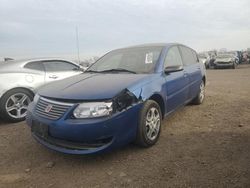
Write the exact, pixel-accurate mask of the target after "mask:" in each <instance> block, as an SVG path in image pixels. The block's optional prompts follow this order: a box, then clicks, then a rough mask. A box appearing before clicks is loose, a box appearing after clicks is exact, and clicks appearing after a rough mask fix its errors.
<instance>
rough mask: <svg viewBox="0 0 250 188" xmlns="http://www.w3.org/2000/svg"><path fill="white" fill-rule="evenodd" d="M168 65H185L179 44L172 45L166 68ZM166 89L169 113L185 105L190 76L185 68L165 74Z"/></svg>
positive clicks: (166, 60) (165, 63) (168, 53)
mask: <svg viewBox="0 0 250 188" xmlns="http://www.w3.org/2000/svg"><path fill="white" fill-rule="evenodd" d="M168 66H183V62H182V58H181V55H180V51H179V49H178V47H177V46H173V47H171V48H170V49H169V50H168V52H167V55H166V58H165V62H164V68H166V67H168ZM165 78H166V84H165V86H164V87H165V90H166V93H167V108H166V109H167V113H169V112H172V111H173V110H175V109H176V108H177V107H179V106H181V105H183V104H184V103H185V102H186V100H187V97H188V92H189V90H188V83H189V78H188V75H187V74H186V73H185V71H184V70H182V71H178V72H172V73H169V74H166V75H165Z"/></svg>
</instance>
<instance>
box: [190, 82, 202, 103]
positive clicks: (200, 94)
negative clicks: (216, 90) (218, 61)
mask: <svg viewBox="0 0 250 188" xmlns="http://www.w3.org/2000/svg"><path fill="white" fill-rule="evenodd" d="M204 99H205V83H204V81H202V82H201V85H200V90H199V93H198V95H197V96H196V97H195V98H194V100H193V101H192V104H194V105H200V104H202V103H203V101H204Z"/></svg>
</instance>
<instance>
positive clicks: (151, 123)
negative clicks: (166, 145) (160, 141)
mask: <svg viewBox="0 0 250 188" xmlns="http://www.w3.org/2000/svg"><path fill="white" fill-rule="evenodd" d="M160 123H161V120H160V113H159V111H158V109H157V108H155V107H152V108H150V109H149V110H148V112H147V116H146V135H147V137H148V139H149V140H152V141H153V140H154V139H156V137H157V136H158V134H159V130H160Z"/></svg>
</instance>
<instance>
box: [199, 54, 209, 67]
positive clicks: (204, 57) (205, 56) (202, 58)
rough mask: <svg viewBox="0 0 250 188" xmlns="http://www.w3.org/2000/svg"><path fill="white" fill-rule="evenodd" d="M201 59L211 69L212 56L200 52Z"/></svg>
mask: <svg viewBox="0 0 250 188" xmlns="http://www.w3.org/2000/svg"><path fill="white" fill-rule="evenodd" d="M198 57H199V60H200V61H201V62H202V63H203V64H204V65H205V67H206V68H207V69H209V62H210V57H209V55H208V54H206V53H199V54H198Z"/></svg>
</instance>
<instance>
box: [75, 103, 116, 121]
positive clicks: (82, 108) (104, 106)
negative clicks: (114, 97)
mask: <svg viewBox="0 0 250 188" xmlns="http://www.w3.org/2000/svg"><path fill="white" fill-rule="evenodd" d="M112 111H113V107H112V102H86V103H82V104H79V105H78V106H77V107H76V109H75V110H74V112H73V114H74V117H75V118H77V119H79V118H95V117H103V116H109V115H110V114H111V113H112Z"/></svg>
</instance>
